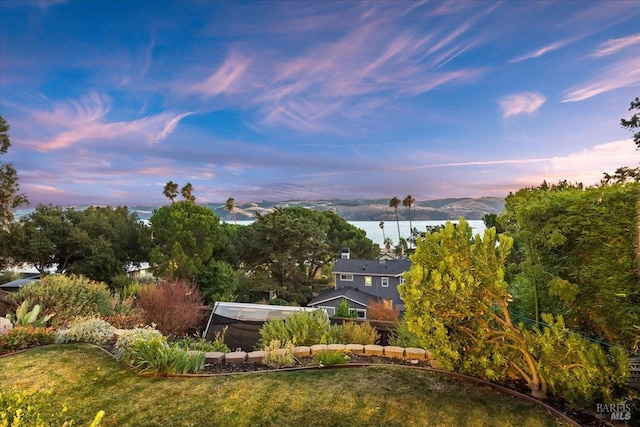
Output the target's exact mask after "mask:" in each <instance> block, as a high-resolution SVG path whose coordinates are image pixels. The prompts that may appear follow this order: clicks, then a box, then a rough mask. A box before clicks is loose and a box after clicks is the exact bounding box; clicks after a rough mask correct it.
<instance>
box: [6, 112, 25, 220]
mask: <svg viewBox="0 0 640 427" xmlns="http://www.w3.org/2000/svg"><path fill="white" fill-rule="evenodd" d="M9 147H11V141H10V139H9V124H8V123H7V122H6V121H5V120H4V118H3V117H2V115H0V154H6V153H7V151H8V150H9ZM19 190H20V186H19V185H18V174H17V172H16V170H15V168H14V167H13V165H12V164H11V163H2V162H0V229H3V228H6V227H7V225H8V224H9V223H10V222H11V221H13V210H14V209H16V208H18V207H20V206H25V205H27V204H28V203H29V200H28V199H27V196H25V195H24V194H19V193H18V191H19Z"/></svg>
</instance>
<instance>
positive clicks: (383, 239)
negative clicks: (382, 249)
mask: <svg viewBox="0 0 640 427" xmlns="http://www.w3.org/2000/svg"><path fill="white" fill-rule="evenodd" d="M380 229H381V230H382V241H383V242H384V241H385V240H387V237H386V236H385V235H384V221H380Z"/></svg>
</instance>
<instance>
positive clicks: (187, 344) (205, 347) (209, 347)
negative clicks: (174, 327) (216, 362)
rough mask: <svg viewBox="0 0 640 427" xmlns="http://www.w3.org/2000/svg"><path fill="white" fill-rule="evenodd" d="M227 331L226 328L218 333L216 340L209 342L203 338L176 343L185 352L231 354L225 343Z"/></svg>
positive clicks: (188, 338) (187, 339) (181, 340)
mask: <svg viewBox="0 0 640 427" xmlns="http://www.w3.org/2000/svg"><path fill="white" fill-rule="evenodd" d="M226 331H227V328H226V327H225V328H224V330H223V331H222V332H216V334H215V339H214V340H213V341H208V340H206V339H204V338H202V337H198V338H194V337H184V338H181V339H180V340H178V341H176V342H175V344H176V345H177V346H179V347H180V348H182V349H184V350H192V351H203V352H205V353H206V352H208V351H218V352H220V353H229V352H230V351H231V349H230V348H229V347H228V346H227V345H226V344H225V342H224V334H225V332H226Z"/></svg>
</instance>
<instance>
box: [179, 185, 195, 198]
mask: <svg viewBox="0 0 640 427" xmlns="http://www.w3.org/2000/svg"><path fill="white" fill-rule="evenodd" d="M180 194H182V197H183V198H184V199H185V200H186V201H187V202H195V201H196V196H194V195H193V185H191V183H190V182H187V183H186V184H185V185H184V187H182V189H181V190H180Z"/></svg>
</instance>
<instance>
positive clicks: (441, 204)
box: [208, 197, 504, 221]
mask: <svg viewBox="0 0 640 427" xmlns="http://www.w3.org/2000/svg"><path fill="white" fill-rule="evenodd" d="M208 206H209V207H210V208H211V209H212V210H213V211H214V212H215V213H216V215H218V216H219V217H220V218H221V219H223V220H225V221H232V220H233V218H232V217H231V214H230V213H229V212H228V211H227V209H226V208H225V207H224V205H223V204H209V205H208ZM276 206H278V207H287V206H302V207H306V208H310V209H314V210H318V211H333V212H335V213H337V214H338V215H340V216H341V217H342V218H344V219H345V220H347V221H395V219H396V217H395V212H394V210H393V209H392V208H390V207H389V199H355V200H315V201H312V200H288V201H283V202H236V206H235V213H236V217H237V219H238V220H247V219H252V218H254V216H255V214H256V213H268V212H270V211H271V210H272V209H273V208H274V207H276ZM502 211H504V198H500V197H481V198H478V199H472V198H451V199H437V200H425V201H418V202H416V203H415V204H414V205H413V206H412V207H411V219H414V220H418V221H424V220H447V219H458V218H459V217H461V216H464V217H465V218H466V219H472V220H479V219H482V217H483V216H484V215H485V214H488V213H495V214H499V213H501V212H502ZM398 217H399V219H400V220H401V221H402V220H408V219H409V211H408V209H407V208H405V207H403V206H400V207H399V208H398Z"/></svg>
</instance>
